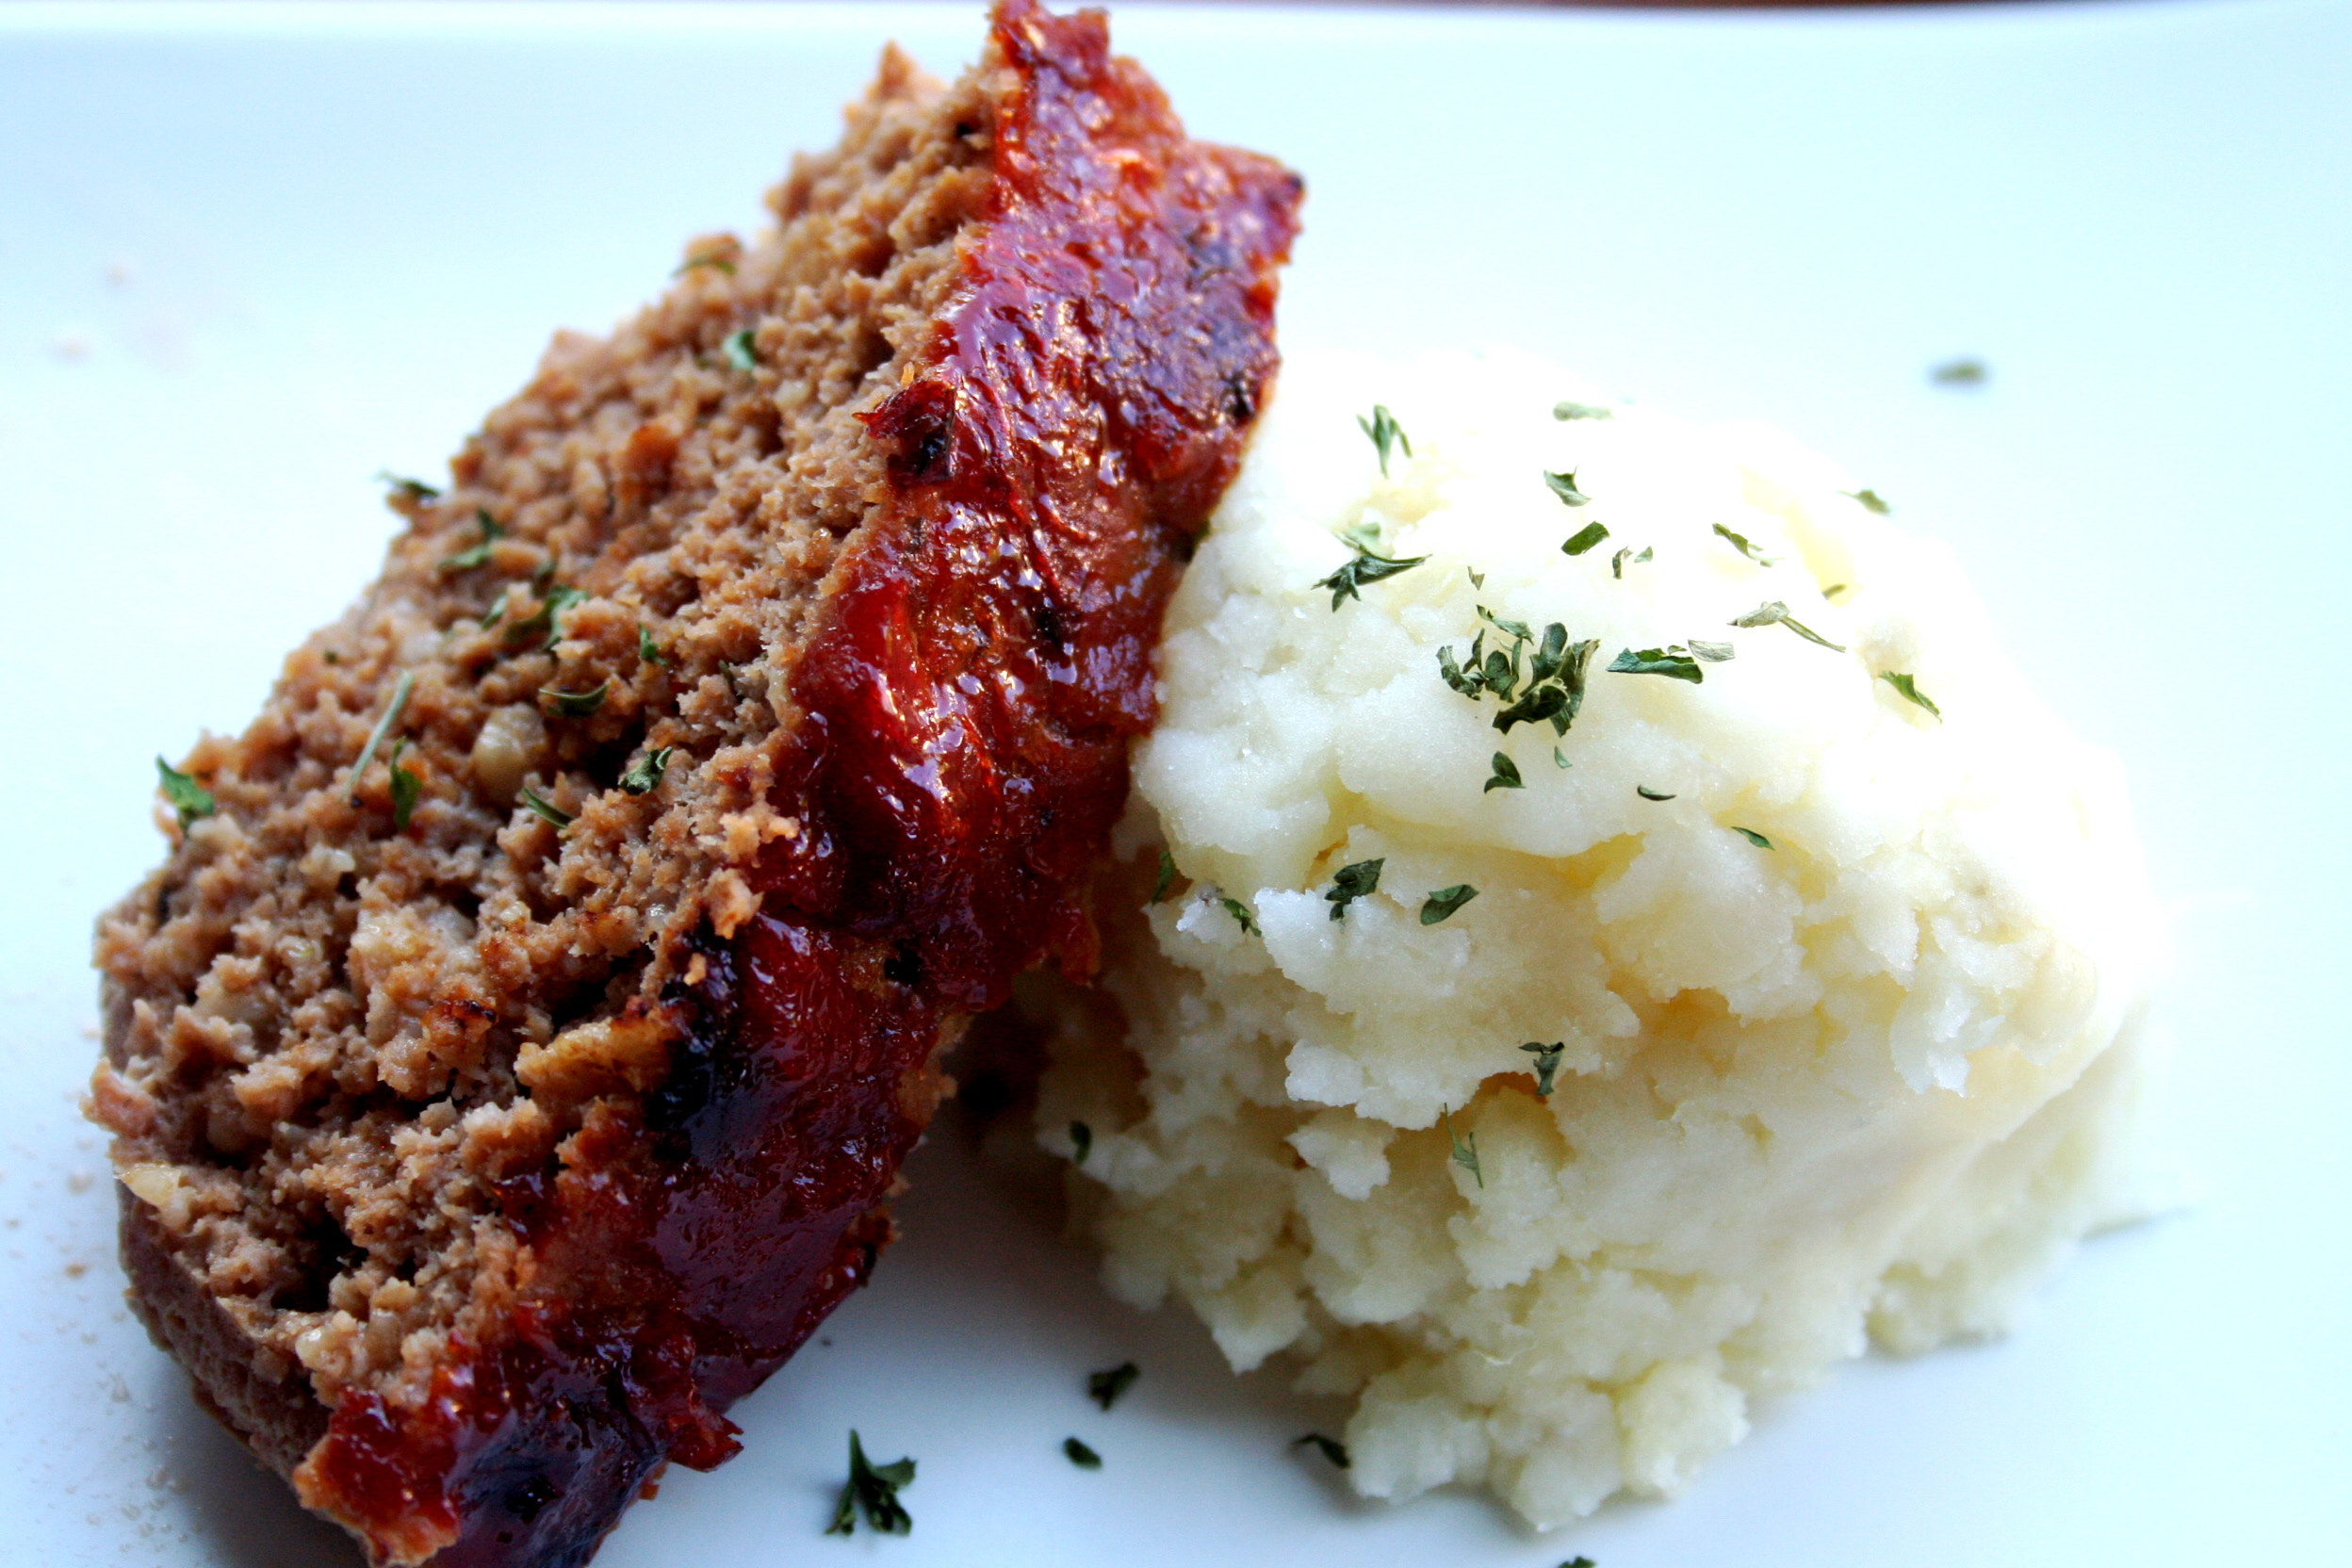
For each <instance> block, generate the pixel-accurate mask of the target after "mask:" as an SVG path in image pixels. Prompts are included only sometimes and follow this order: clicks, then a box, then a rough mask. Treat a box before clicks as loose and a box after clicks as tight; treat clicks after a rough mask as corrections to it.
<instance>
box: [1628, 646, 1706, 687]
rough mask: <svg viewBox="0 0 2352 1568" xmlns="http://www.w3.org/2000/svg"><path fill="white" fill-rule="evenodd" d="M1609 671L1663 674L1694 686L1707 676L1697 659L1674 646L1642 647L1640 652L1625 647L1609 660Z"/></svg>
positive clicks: (1629, 673)
mask: <svg viewBox="0 0 2352 1568" xmlns="http://www.w3.org/2000/svg"><path fill="white" fill-rule="evenodd" d="M1609 674H1611V675H1662V676H1664V677H1665V678H1667V679H1669V680H1687V681H1689V682H1690V683H1691V685H1693V686H1696V685H1698V684H1699V683H1700V682H1701V681H1704V680H1705V679H1706V678H1707V672H1706V671H1705V670H1702V669H1700V668H1699V662H1698V661H1697V660H1695V659H1693V658H1691V656H1690V655H1689V654H1687V653H1680V652H1677V651H1675V650H1674V649H1673V648H1642V650H1640V651H1639V652H1636V651H1635V650H1634V649H1632V648H1625V649H1623V650H1621V651H1620V652H1619V653H1618V655H1617V657H1616V658H1614V659H1612V660H1610V661H1609Z"/></svg>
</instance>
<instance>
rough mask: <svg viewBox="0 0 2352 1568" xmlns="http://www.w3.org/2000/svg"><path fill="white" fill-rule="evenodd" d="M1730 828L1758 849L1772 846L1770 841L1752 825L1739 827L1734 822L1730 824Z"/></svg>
mask: <svg viewBox="0 0 2352 1568" xmlns="http://www.w3.org/2000/svg"><path fill="white" fill-rule="evenodd" d="M1731 830H1732V831H1733V832H1734V833H1737V834H1739V835H1740V837H1741V838H1743V839H1745V840H1747V841H1748V842H1750V843H1752V844H1754V845H1755V846H1756V848H1758V849H1770V848H1772V840H1770V839H1768V838H1766V837H1765V836H1764V835H1763V834H1761V833H1758V832H1757V831H1756V829H1755V828H1753V827H1741V826H1740V825H1738V824H1736V823H1735V824H1733V825H1732V829H1731Z"/></svg>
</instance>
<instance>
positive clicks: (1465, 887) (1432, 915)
mask: <svg viewBox="0 0 2352 1568" xmlns="http://www.w3.org/2000/svg"><path fill="white" fill-rule="evenodd" d="M1476 897H1478V889H1476V888H1474V887H1472V886H1471V885H1470V884H1469V883H1467V882H1457V883H1455V884H1454V885H1453V886H1452V887H1450V888H1440V889H1438V890H1437V891H1435V892H1433V893H1431V894H1429V897H1427V898H1425V899H1423V900H1422V901H1421V923H1422V924H1424V925H1435V924H1436V923H1438V922H1439V921H1442V920H1444V919H1446V917H1447V916H1449V915H1451V914H1452V913H1453V912H1454V911H1455V910H1457V909H1459V908H1461V907H1462V906H1463V905H1465V904H1467V903H1469V902H1470V901H1471V900H1472V899H1474V898H1476Z"/></svg>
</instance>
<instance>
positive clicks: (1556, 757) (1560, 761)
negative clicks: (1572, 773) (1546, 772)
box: [1552, 746, 1571, 768]
mask: <svg viewBox="0 0 2352 1568" xmlns="http://www.w3.org/2000/svg"><path fill="white" fill-rule="evenodd" d="M1552 765H1553V766H1555V767H1561V768H1565V767H1568V766H1571V764H1570V762H1569V760H1568V754H1567V753H1566V752H1564V751H1562V750H1560V748H1559V747H1558V746H1554V747H1553V748H1552Z"/></svg>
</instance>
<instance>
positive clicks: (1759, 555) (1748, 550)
mask: <svg viewBox="0 0 2352 1568" xmlns="http://www.w3.org/2000/svg"><path fill="white" fill-rule="evenodd" d="M1715 531H1716V532H1718V533H1720V534H1722V535H1723V537H1724V538H1726V539H1728V540H1730V541H1731V547H1732V548H1734V549H1736V550H1738V551H1739V552H1740V554H1741V555H1744V556H1746V557H1747V558H1748V559H1749V560H1750V561H1753V562H1755V563H1756V564H1757V565H1759V566H1777V565H1779V564H1780V558H1779V557H1778V556H1768V555H1766V554H1765V553H1764V552H1763V551H1762V550H1760V549H1757V548H1756V547H1755V546H1754V545H1751V544H1749V543H1748V536H1747V535H1746V534H1744V533H1734V532H1732V531H1731V530H1729V529H1727V528H1725V527H1724V526H1723V524H1721V523H1717V524H1716V525H1715Z"/></svg>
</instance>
